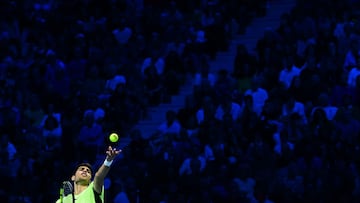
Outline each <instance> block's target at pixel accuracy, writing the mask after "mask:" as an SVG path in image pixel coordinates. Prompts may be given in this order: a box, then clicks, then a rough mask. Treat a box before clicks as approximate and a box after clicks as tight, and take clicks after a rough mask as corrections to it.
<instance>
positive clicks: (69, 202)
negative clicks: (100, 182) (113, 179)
mask: <svg viewBox="0 0 360 203" xmlns="http://www.w3.org/2000/svg"><path fill="white" fill-rule="evenodd" d="M100 199H101V201H102V202H104V187H103V189H102V191H101V194H100ZM75 202H76V203H95V193H94V182H91V183H90V185H89V187H88V188H86V189H85V190H84V191H82V192H81V193H80V194H78V195H75ZM56 203H61V202H60V199H58V200H57V201H56ZM62 203H73V199H72V195H71V194H69V195H67V196H65V197H64V198H63V202H62Z"/></svg>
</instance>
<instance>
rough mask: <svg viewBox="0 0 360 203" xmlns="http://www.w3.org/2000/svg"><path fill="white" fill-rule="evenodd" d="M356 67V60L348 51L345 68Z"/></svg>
mask: <svg viewBox="0 0 360 203" xmlns="http://www.w3.org/2000/svg"><path fill="white" fill-rule="evenodd" d="M355 65H356V58H355V56H354V54H353V53H352V52H351V51H348V52H347V54H346V56H345V61H344V68H348V67H349V66H355Z"/></svg>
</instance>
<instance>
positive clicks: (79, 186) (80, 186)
mask: <svg viewBox="0 0 360 203" xmlns="http://www.w3.org/2000/svg"><path fill="white" fill-rule="evenodd" d="M88 186H89V185H87V184H82V183H75V188H74V194H75V195H78V194H80V193H82V191H84V190H85V189H86V188H87V187H88Z"/></svg>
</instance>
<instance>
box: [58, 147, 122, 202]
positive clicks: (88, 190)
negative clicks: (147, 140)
mask: <svg viewBox="0 0 360 203" xmlns="http://www.w3.org/2000/svg"><path fill="white" fill-rule="evenodd" d="M120 152H121V150H117V149H116V148H112V147H111V146H109V147H108V149H107V151H106V159H105V161H104V163H103V164H102V165H101V166H100V168H99V169H98V171H97V172H96V173H95V174H94V173H93V170H92V168H91V165H90V164H89V163H81V164H79V165H77V166H76V167H75V170H74V172H73V174H72V176H71V181H72V182H73V188H72V191H71V193H70V194H66V196H64V197H60V199H58V200H57V201H56V203H104V179H105V177H106V175H107V174H108V172H109V170H110V166H111V164H112V162H113V160H114V159H115V157H116V156H117V155H118V154H120Z"/></svg>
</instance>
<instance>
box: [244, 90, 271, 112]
mask: <svg viewBox="0 0 360 203" xmlns="http://www.w3.org/2000/svg"><path fill="white" fill-rule="evenodd" d="M247 95H251V96H252V98H253V103H254V111H255V112H256V113H257V114H258V115H260V114H261V112H262V109H263V106H264V104H265V101H266V100H267V99H268V93H267V91H266V90H264V89H262V88H258V89H257V90H255V91H254V90H252V89H248V90H246V92H245V96H247Z"/></svg>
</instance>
